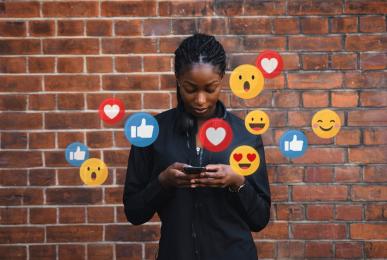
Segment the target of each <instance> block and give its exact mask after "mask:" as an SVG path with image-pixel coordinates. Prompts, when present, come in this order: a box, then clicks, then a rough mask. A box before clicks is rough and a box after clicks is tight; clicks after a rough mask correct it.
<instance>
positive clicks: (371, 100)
mask: <svg viewBox="0 0 387 260" xmlns="http://www.w3.org/2000/svg"><path fill="white" fill-rule="evenodd" d="M360 104H361V106H364V107H385V106H387V92H386V91H363V92H360Z"/></svg>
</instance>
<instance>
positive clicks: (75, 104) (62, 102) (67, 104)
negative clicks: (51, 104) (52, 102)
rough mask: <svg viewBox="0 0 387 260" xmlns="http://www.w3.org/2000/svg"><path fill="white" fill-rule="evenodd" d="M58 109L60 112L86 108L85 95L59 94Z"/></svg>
mask: <svg viewBox="0 0 387 260" xmlns="http://www.w3.org/2000/svg"><path fill="white" fill-rule="evenodd" d="M57 101H58V109H60V110H82V109H83V108H84V106H85V105H84V101H83V94H81V93H79V94H78V93H76V94H58V95H57Z"/></svg>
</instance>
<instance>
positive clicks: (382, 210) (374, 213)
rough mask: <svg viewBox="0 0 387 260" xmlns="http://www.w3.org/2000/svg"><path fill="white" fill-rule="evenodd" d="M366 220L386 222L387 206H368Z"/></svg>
mask: <svg viewBox="0 0 387 260" xmlns="http://www.w3.org/2000/svg"><path fill="white" fill-rule="evenodd" d="M365 217H366V220H371V221H372V220H386V218H387V204H368V205H367V208H366V210H365Z"/></svg>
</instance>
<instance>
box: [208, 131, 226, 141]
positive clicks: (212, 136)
mask: <svg viewBox="0 0 387 260" xmlns="http://www.w3.org/2000/svg"><path fill="white" fill-rule="evenodd" d="M206 137H207V139H208V140H209V141H210V142H211V143H212V144H213V145H218V144H220V143H221V142H222V141H223V139H224V138H225V137H226V130H224V128H222V127H218V128H217V129H215V128H213V127H209V128H207V130H206Z"/></svg>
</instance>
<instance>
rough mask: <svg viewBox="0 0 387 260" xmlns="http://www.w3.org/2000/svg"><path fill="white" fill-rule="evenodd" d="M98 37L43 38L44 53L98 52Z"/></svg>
mask: <svg viewBox="0 0 387 260" xmlns="http://www.w3.org/2000/svg"><path fill="white" fill-rule="evenodd" d="M98 52H99V43H98V39H86V38H85V39H44V40H43V53H44V54H75V55H77V54H84V55H85V54H98Z"/></svg>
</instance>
